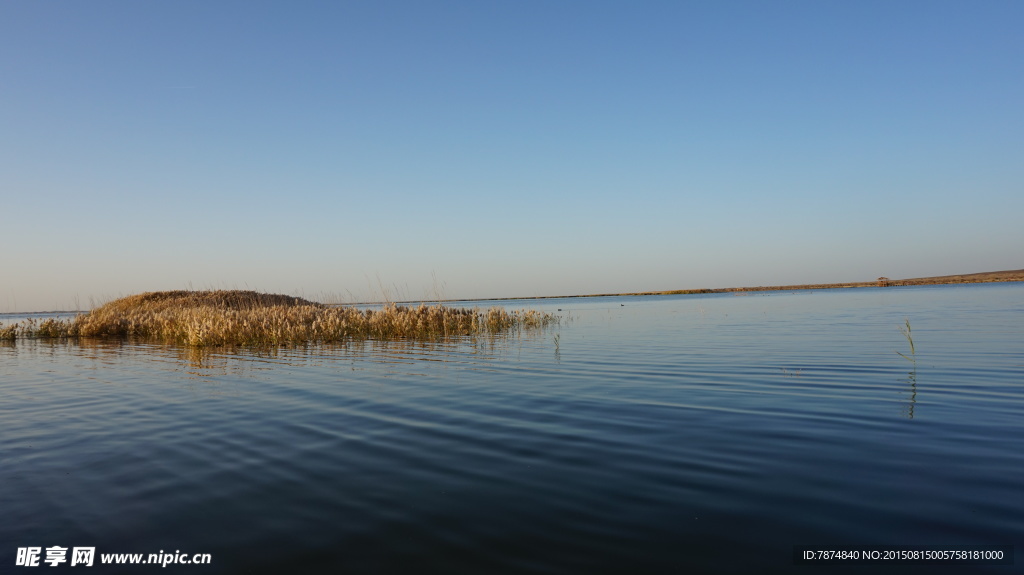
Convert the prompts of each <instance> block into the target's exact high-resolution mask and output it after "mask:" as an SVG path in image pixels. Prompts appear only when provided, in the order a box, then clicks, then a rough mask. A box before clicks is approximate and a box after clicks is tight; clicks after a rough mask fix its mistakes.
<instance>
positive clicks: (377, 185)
mask: <svg viewBox="0 0 1024 575" xmlns="http://www.w3.org/2000/svg"><path fill="white" fill-rule="evenodd" d="M1022 30H1024V2H1020V1H1019V0H1012V1H998V0H991V1H985V2H970V1H962V2H942V1H936V0H927V1H920V2H912V1H891V0H886V1H881V2H872V1H827V0H826V1H822V0H812V1H786V0H779V1H772V2H764V1H754V2H741V1H711V0H706V1H699V2H698V1H692V2H686V1H682V0H672V1H666V2H642V1H641V2H626V1H617V2H602V1H594V0H587V1H581V2H570V1H559V0H546V1H518V0H517V1H511V0H508V1H477V0H465V1H456V2H452V1H439V0H438V1H433V0H408V1H387V0H384V1H381V0H374V1H368V0H367V1H341V0H338V1H334V0H331V1H323V2H317V1H300V2H286V1H275V2H261V1H254V0H244V1H238V2H234V1H221V0H216V1H207V0H202V1H188V0H184V1H183V0H174V1H170V0H167V1H151V2H137V1H128V0H125V1H117V2H111V1H103V0H90V1H88V2H71V1H28V0H3V1H0V214H2V215H0V223H2V228H0V230H2V237H3V240H2V242H3V250H2V251H0V312H2V311H12V312H13V311H32V310H53V309H73V308H74V307H75V305H76V303H80V304H81V305H82V306H83V307H87V306H88V302H89V301H90V299H92V300H94V301H101V300H106V299H110V298H112V297H116V296H119V295H128V294H131V293H137V292H141V291H151V290H164V289H182V288H187V287H190V286H191V287H193V288H196V289H199V288H248V289H258V290H261V291H267V292H278V293H286V294H293V295H305V296H307V297H312V298H321V297H323V296H338V297H340V298H342V299H348V300H360V299H370V298H374V297H375V296H379V295H380V294H381V292H382V290H386V291H387V292H388V294H389V295H391V297H404V298H419V297H434V296H435V294H436V293H440V294H441V295H443V296H447V297H452V298H455V297H474V298H476V297H504V296H537V295H561V294H588V293H605V292H623V291H645V290H669V289H694V288H713V287H729V286H752V285H777V284H793V283H825V282H841V281H866V280H872V279H874V278H876V277H878V276H881V275H885V276H888V277H892V278H904V277H919V276H928V275H944V274H952V273H970V272H980V271H993V270H1001V269H1019V268H1024V257H1022V255H1021V254H1022V253H1024V250H1022V248H1024V225H1021V214H1024V33H1022Z"/></svg>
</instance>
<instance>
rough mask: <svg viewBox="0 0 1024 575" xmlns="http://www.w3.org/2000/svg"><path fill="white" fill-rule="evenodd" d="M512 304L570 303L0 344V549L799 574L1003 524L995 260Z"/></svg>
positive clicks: (1012, 482) (1016, 369) (1016, 361)
mask: <svg viewBox="0 0 1024 575" xmlns="http://www.w3.org/2000/svg"><path fill="white" fill-rule="evenodd" d="M507 305H508V306H509V307H510V308H519V307H524V303H523V302H508V304H507ZM526 305H530V304H526ZM536 307H542V308H546V307H550V309H546V311H554V310H555V309H557V308H563V309H565V310H566V312H568V313H571V314H572V317H573V321H572V322H570V323H563V325H561V326H558V327H557V328H555V329H549V330H547V331H542V332H523V333H521V334H516V335H513V336H496V337H490V338H480V339H470V338H462V339H450V340H443V341H434V342H408V341H404V342H403V341H398V342H373V341H363V342H352V343H349V344H347V345H332V346H305V347H303V346H299V347H288V348H275V349H245V348H237V349H188V348H180V347H174V346H162V345H153V344H146V343H141V342H131V341H124V342H107V341H81V342H44V341H22V342H18V343H17V344H16V345H12V344H5V345H0V485H2V486H3V489H2V490H0V509H2V510H3V511H4V514H5V521H4V522H3V523H2V524H0V525H2V526H0V540H2V541H4V542H5V545H6V547H5V548H0V565H8V566H12V565H13V561H14V552H15V550H16V549H17V547H19V546H50V545H63V546H71V545H95V546H96V547H97V552H139V553H150V552H157V551H159V550H161V549H163V550H167V549H181V550H182V551H188V552H204V553H211V554H212V556H213V564H212V565H210V566H208V567H207V568H203V569H201V570H202V571H203V572H207V573H213V572H218V573H258V572H266V573H277V572H321V571H340V572H350V573H362V572H366V573H382V572H383V573H388V572H395V573H405V572H424V571H427V572H438V573H524V572H552V573H563V572H564V573H581V572H659V573H661V572H676V571H683V570H685V571H693V572H701V573H734V572H790V571H792V572H803V571H806V569H807V568H806V567H801V568H799V569H797V568H796V567H795V566H794V565H792V561H791V557H792V546H793V545H796V544H836V545H838V544H861V543H863V544H894V545H896V544H898V545H908V544H947V543H948V544H996V543H1001V544H1016V545H1018V546H1019V545H1021V544H1024V542H1021V541H1019V537H1020V533H1024V520H1022V519H1021V518H1022V517H1024V501H1022V500H1021V498H1020V497H1019V478H1020V477H1021V476H1022V473H1024V455H1022V454H1021V451H1020V449H1019V438H1020V437H1024V423H1022V422H1024V418H1022V415H1024V389H1022V385H1021V383H1022V380H1024V378H1022V376H1024V351H1022V348H1021V346H1020V343H1021V342H1022V341H1024V321H1021V320H1022V319H1024V286H1021V285H1018V284H1011V285H997V286H991V285H989V286H968V287H937V288H879V289H864V290H835V291H832V292H797V293H786V294H775V293H768V294H753V295H750V296H748V297H742V298H737V297H731V296H728V295H718V294H713V295H707V296H675V297H651V298H586V299H578V300H573V299H565V300H553V301H550V302H537V305H536ZM904 318H910V320H911V321H912V322H913V325H914V340H915V343H916V350H915V354H914V357H915V361H914V362H913V367H912V370H911V371H909V372H908V371H907V367H908V365H907V362H906V361H905V360H903V359H901V358H899V357H898V356H896V355H895V354H894V353H893V350H894V349H905V348H901V347H900V346H901V345H905V344H906V340H904V339H902V336H901V335H900V334H899V333H898V332H897V330H896V329H895V328H897V327H899V326H900V325H902V323H903V320H904ZM919 377H920V381H921V386H920V389H919V386H918V381H919ZM919 391H920V393H919ZM93 569H96V572H104V571H103V570H102V569H100V568H98V567H94V568H93ZM167 569H169V570H172V571H174V570H175V569H176V568H175V567H174V566H169V567H167ZM846 569H847V570H848V569H849V568H848V567H847V568H846ZM886 569H888V570H890V571H892V572H899V573H928V572H930V571H929V569H931V568H929V567H927V566H923V567H908V566H890V567H887V566H873V567H872V572H873V573H874V572H877V571H879V570H882V571H885V570H886ZM985 569H988V570H989V571H991V572H1005V571H1006V568H1003V567H987V568H979V570H982V571H984V570H985ZM177 570H178V571H180V572H197V571H198V570H199V569H197V568H191V569H189V568H187V567H182V566H179V567H177ZM814 571H815V572H816V573H820V572H829V570H828V569H818V567H817V566H816V567H815V568H814ZM974 571H975V570H974V569H973V568H972V572H974ZM125 572H135V571H132V570H126V571H125ZM844 572H845V571H844Z"/></svg>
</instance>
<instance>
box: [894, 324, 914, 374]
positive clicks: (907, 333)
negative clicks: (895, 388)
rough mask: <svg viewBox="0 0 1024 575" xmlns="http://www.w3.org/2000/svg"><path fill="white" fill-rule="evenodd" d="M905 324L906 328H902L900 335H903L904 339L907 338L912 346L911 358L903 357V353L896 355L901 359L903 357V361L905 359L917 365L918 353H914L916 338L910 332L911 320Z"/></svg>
mask: <svg viewBox="0 0 1024 575" xmlns="http://www.w3.org/2000/svg"><path fill="white" fill-rule="evenodd" d="M904 322H905V323H906V327H901V328H900V333H902V334H903V337H905V338H907V343H909V344H910V356H909V357H908V356H906V355H903V354H902V353H900V352H898V351H897V352H896V353H897V354H898V355H899V356H900V357H902V358H903V359H905V360H907V361H910V362H913V363H914V365H917V355H916V353H915V351H914V336H913V334H912V333H911V332H910V320H909V319H905V320H904Z"/></svg>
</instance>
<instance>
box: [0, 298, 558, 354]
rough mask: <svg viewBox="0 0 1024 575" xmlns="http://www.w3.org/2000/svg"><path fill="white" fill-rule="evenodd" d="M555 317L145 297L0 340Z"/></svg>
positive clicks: (427, 328) (384, 334)
mask: <svg viewBox="0 0 1024 575" xmlns="http://www.w3.org/2000/svg"><path fill="white" fill-rule="evenodd" d="M558 321H559V318H558V317H557V316H555V315H552V314H548V313H541V312H538V311H534V310H522V311H519V312H508V311H506V310H505V309H503V308H500V307H492V308H490V309H488V310H479V309H459V308H451V307H445V306H442V305H432V306H427V305H419V306H416V307H411V306H401V305H396V304H387V305H385V306H384V307H383V308H382V309H377V310H369V309H368V310H358V309H355V308H353V307H328V306H325V305H323V304H320V303H316V302H312V301H308V300H305V299H302V298H297V297H291V296H285V295H276V294H262V293H258V292H255V291H240V290H217V291H169V292H148V293H144V294H139V295H133V296H128V297H125V298H121V299H118V300H114V301H112V302H110V303H107V304H105V305H103V306H100V307H98V308H96V309H94V310H92V311H90V312H87V313H84V314H81V315H78V316H76V317H75V318H73V319H67V320H61V319H47V320H43V321H42V322H37V321H35V320H32V319H30V320H26V321H24V322H21V323H19V324H15V325H13V326H7V327H3V328H0V339H3V338H6V339H9V340H10V339H17V338H20V337H34V338H93V337H98V338H138V339H143V340H149V341H158V342H165V343H177V344H183V345H189V346H195V347H202V346H217V345H248V346H266V345H281V344H304V343H332V342H342V341H346V340H350V339H380V340H391V339H439V338H443V337H448V336H470V335H478V334H496V333H503V332H508V331H512V330H516V329H522V328H536V327H543V326H546V325H549V324H552V323H557V322H558Z"/></svg>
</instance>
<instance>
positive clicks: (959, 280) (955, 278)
mask: <svg viewBox="0 0 1024 575" xmlns="http://www.w3.org/2000/svg"><path fill="white" fill-rule="evenodd" d="M883 280H884V282H883ZM1018 281H1024V270H1006V271H998V272H982V273H976V274H959V275H951V276H934V277H926V278H910V279H888V278H879V279H876V280H875V281H867V282H849V283H834V284H802V285H784V286H754V287H731V288H709V289H683V290H668V291H645V292H626V293H597V294H585V295H542V296H528V297H494V298H472V299H447V300H446V299H442V300H409V302H398V303H410V302H419V301H440V302H454V301H509V300H535V299H568V298H585V297H614V296H645V295H685V294H704V293H732V292H755V291H793V290H812V289H834V288H866V287H892V286H916V285H942V284H972V283H993V282H1018ZM369 303H377V302H369Z"/></svg>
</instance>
